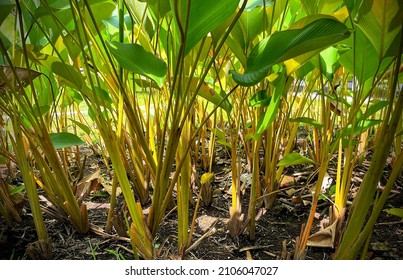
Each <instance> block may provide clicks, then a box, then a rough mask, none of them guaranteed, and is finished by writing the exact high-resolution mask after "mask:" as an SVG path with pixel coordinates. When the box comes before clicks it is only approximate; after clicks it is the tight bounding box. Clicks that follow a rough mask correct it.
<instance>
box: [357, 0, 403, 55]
mask: <svg viewBox="0 0 403 280" xmlns="http://www.w3.org/2000/svg"><path fill="white" fill-rule="evenodd" d="M359 3H360V4H359V8H358V12H357V13H356V14H355V17H354V21H355V23H356V25H357V26H358V27H359V28H360V29H361V30H362V31H363V32H364V33H365V35H366V36H367V37H368V39H369V40H370V41H371V43H372V44H373V45H374V47H375V49H376V52H377V53H378V56H380V57H381V58H383V57H385V56H395V55H396V54H397V52H398V50H399V37H400V34H401V29H402V18H403V4H402V1H401V0H382V1H379V0H367V1H360V2H359Z"/></svg>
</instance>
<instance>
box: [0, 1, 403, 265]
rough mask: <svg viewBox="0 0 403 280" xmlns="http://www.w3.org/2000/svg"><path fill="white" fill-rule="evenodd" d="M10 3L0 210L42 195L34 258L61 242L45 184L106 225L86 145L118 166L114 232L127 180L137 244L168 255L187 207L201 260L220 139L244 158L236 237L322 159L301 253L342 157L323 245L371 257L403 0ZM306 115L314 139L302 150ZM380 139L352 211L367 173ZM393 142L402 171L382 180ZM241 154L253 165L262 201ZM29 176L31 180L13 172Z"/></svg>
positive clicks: (392, 115) (397, 79)
mask: <svg viewBox="0 0 403 280" xmlns="http://www.w3.org/2000/svg"><path fill="white" fill-rule="evenodd" d="M0 11H1V12H0V24H1V26H0V37H1V41H0V48H1V57H0V59H1V64H2V66H1V69H2V71H0V94H1V97H0V112H1V115H2V120H1V142H0V155H1V160H2V163H3V164H4V165H5V166H6V167H7V170H8V172H7V176H5V175H2V178H1V181H0V182H1V184H0V214H1V215H2V216H3V217H4V218H5V220H6V222H7V223H8V224H10V225H12V224H14V223H18V222H20V221H21V207H23V206H22V205H23V204H22V203H21V196H24V195H25V194H26V195H27V197H28V201H29V205H30V209H31V211H32V216H33V219H34V222H35V227H36V231H37V234H38V242H37V243H35V246H34V247H33V248H31V255H32V256H40V257H45V258H50V257H51V248H52V247H51V241H50V240H49V238H48V234H47V230H46V227H45V223H44V221H43V216H42V209H41V205H40V202H39V196H38V189H40V192H43V193H45V196H46V198H47V200H48V201H49V202H50V203H51V204H52V205H53V207H54V208H55V209H57V210H58V211H59V212H60V213H63V214H60V215H64V216H65V218H66V219H67V220H68V221H69V222H71V224H72V225H73V226H74V227H75V228H76V230H77V231H78V232H80V233H82V234H85V233H87V232H88V231H89V229H90V220H89V218H88V211H87V207H86V202H85V199H84V197H83V193H85V191H86V190H83V189H82V187H80V186H82V185H80V184H79V183H80V181H82V179H83V177H84V173H85V171H86V170H85V168H84V167H85V160H86V157H85V156H83V155H82V151H81V149H80V147H82V146H83V145H87V146H89V147H91V149H92V150H93V152H94V153H97V154H99V155H101V156H102V157H103V158H104V160H105V163H106V164H107V169H108V172H109V174H110V175H111V176H112V178H113V179H112V181H113V184H112V190H111V196H110V210H109V213H108V221H107V223H106V225H105V230H106V231H110V230H111V228H112V226H113V225H115V229H116V227H117V225H116V219H117V218H116V213H115V212H114V209H115V205H116V203H117V201H116V199H117V196H116V192H117V188H118V187H119V188H120V189H121V191H122V193H123V197H124V202H125V204H126V206H127V213H125V216H124V219H123V222H124V229H123V231H120V232H119V231H118V230H117V231H118V232H119V233H120V234H121V235H127V236H129V237H130V240H131V243H132V248H133V251H134V257H135V258H143V259H154V258H156V257H157V256H156V248H155V245H154V239H155V236H156V234H157V232H158V230H159V227H160V225H161V222H162V221H163V219H164V217H165V215H166V213H167V211H168V210H172V209H174V210H175V211H177V216H178V231H177V233H178V252H179V255H180V256H181V257H183V258H185V257H186V255H187V253H188V252H189V249H191V248H192V237H193V233H194V226H195V219H196V217H197V214H198V209H199V208H200V207H203V206H202V205H205V206H208V205H209V204H211V203H212V197H213V191H214V190H213V188H212V182H213V180H214V168H213V167H214V159H215V156H216V150H217V147H218V146H220V147H224V148H225V149H226V150H227V151H228V154H229V156H230V158H231V185H232V187H231V192H232V193H231V199H232V204H231V207H230V209H229V210H228V217H229V221H228V229H229V232H230V234H231V236H238V235H240V234H242V233H243V232H245V230H247V232H248V234H249V237H250V239H251V240H254V239H255V238H256V236H255V220H256V209H257V208H259V207H262V206H263V207H266V208H267V209H268V210H269V211H270V209H272V208H273V206H274V205H275V203H276V197H277V194H278V193H279V191H281V189H280V182H281V180H282V178H283V176H284V173H285V172H284V171H285V168H286V167H289V166H295V165H310V166H313V167H314V169H315V171H314V173H313V174H312V176H311V177H312V180H314V185H313V187H312V188H311V194H312V200H311V210H310V213H309V218H308V219H307V221H306V223H304V224H302V225H301V234H300V236H298V237H297V236H296V237H295V238H296V246H295V248H294V251H293V257H294V258H295V259H303V258H304V257H305V254H306V250H307V246H308V245H309V244H311V245H312V238H311V237H312V226H313V222H314V215H315V212H316V209H317V205H318V201H319V199H320V195H321V194H322V193H323V192H324V187H323V186H324V180H325V179H326V178H325V177H326V174H327V172H328V168H329V164H330V162H331V161H332V160H333V158H337V164H336V165H337V174H336V180H335V186H334V197H332V198H331V200H332V204H331V205H332V206H331V207H330V209H329V213H330V221H329V225H328V227H326V228H325V229H324V231H322V232H318V233H316V236H318V235H321V236H327V237H326V238H322V239H321V240H322V241H321V242H324V243H325V245H324V244H323V243H322V244H321V246H328V247H333V248H336V253H335V258H336V259H355V258H357V257H359V256H365V252H366V249H367V246H368V241H369V239H370V237H371V232H372V229H373V226H374V224H375V222H376V220H377V218H378V216H379V214H380V213H381V211H382V210H383V209H384V205H385V202H386V200H387V198H388V196H389V194H390V192H391V190H392V188H393V185H394V182H395V181H396V179H397V178H398V177H399V176H401V170H402V165H403V160H402V158H403V155H402V132H403V131H402V108H403V94H402V89H401V86H400V85H399V84H401V83H402V75H401V56H402V46H403V45H402V40H403V36H402V19H403V7H402V5H401V3H400V2H399V1H398V0H385V1H354V0H345V1H342V0H335V1H321V0H315V1H304V0H301V1H297V0H280V1H268V0H267V1H266V0H263V1H262V0H249V1H247V0H242V1H235V0H234V1H232V0H231V1H213V0H203V1H201V0H170V1H159V0H148V1H147V0H144V1H135V0H118V1H117V2H116V1H115V2H114V1H112V0H98V1H95V0H63V1H56V0H35V1H34V0H32V1H19V0H17V1H12V0H7V1H2V3H1V8H0ZM301 127H305V128H306V129H307V131H308V132H309V137H308V138H307V139H306V141H307V142H306V148H305V149H303V150H301V151H297V150H296V146H295V141H294V140H295V139H296V137H297V134H298V131H299V129H301ZM369 151H373V154H372V159H371V164H370V166H369V168H368V170H367V172H366V173H365V176H364V178H363V181H362V183H361V186H360V189H359V191H358V194H357V195H356V197H355V198H354V202H353V205H352V206H351V207H347V202H348V198H349V194H350V186H351V178H352V174H353V170H354V168H355V167H356V166H357V165H358V164H359V163H360V162H362V161H363V160H364V159H365V158H366V156H367V154H368V152H369ZM389 156H392V163H391V166H392V168H393V169H392V172H391V175H390V177H389V178H388V180H387V183H386V185H385V186H384V188H383V189H382V190H380V189H379V188H378V184H379V182H380V180H381V176H382V172H383V170H384V167H385V164H386V161H387V158H388V157H389ZM243 160H245V161H246V163H247V164H246V167H245V166H242V161H243ZM109 162H110V164H109ZM15 166H16V167H15ZM243 168H246V169H247V171H248V172H249V173H251V174H252V185H251V187H250V191H249V192H248V194H249V197H248V198H247V199H248V200H249V205H248V209H242V206H241V196H242V193H241V173H242V169H243ZM196 170H202V172H201V173H200V172H197V171H196ZM16 177H21V178H22V180H23V182H24V183H23V188H21V187H19V188H17V187H15V186H13V185H12V184H11V183H10V182H11V179H12V178H16ZM195 182H196V183H195ZM201 201H202V202H203V203H202V204H201V203H200V202H201ZM146 205H147V206H150V210H149V212H148V214H147V215H145V214H144V211H143V208H144V207H145V206H146ZM172 205H175V206H174V208H172ZM191 208H193V209H194V211H193V213H194V214H193V215H191V212H190V211H189V210H190V209H191ZM347 210H348V211H347ZM347 212H348V215H347V214H346V213H347ZM390 212H392V213H395V214H397V215H401V209H393V210H390ZM345 222H346V223H345ZM114 223H115V224H114ZM329 232H330V233H331V234H330V235H329V234H328V233H329Z"/></svg>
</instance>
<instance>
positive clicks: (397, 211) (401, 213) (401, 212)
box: [385, 208, 403, 218]
mask: <svg viewBox="0 0 403 280" xmlns="http://www.w3.org/2000/svg"><path fill="white" fill-rule="evenodd" d="M385 212H386V213H388V214H391V215H394V216H398V217H400V218H403V208H390V209H385Z"/></svg>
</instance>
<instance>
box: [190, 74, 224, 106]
mask: <svg viewBox="0 0 403 280" xmlns="http://www.w3.org/2000/svg"><path fill="white" fill-rule="evenodd" d="M199 81H200V79H199V78H193V79H192V82H191V84H190V89H191V90H192V91H194V90H196V87H197V84H198V83H199ZM197 94H198V95H199V96H201V97H203V98H204V99H206V100H208V101H210V102H211V103H213V104H214V105H216V106H218V105H219V104H220V106H219V107H220V108H222V109H224V110H225V111H227V112H228V113H230V112H231V110H232V105H231V103H230V102H229V101H228V99H227V100H225V101H223V99H224V96H225V93H224V92H221V94H218V93H217V92H216V91H215V90H214V89H213V88H212V87H210V85H209V84H208V83H206V82H204V81H203V82H202V85H201V87H200V89H199V91H198V93H197Z"/></svg>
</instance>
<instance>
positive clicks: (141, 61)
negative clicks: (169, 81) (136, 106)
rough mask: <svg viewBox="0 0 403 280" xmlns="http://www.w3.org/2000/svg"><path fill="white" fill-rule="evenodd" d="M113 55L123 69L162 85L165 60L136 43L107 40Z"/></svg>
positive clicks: (164, 74)
mask: <svg viewBox="0 0 403 280" xmlns="http://www.w3.org/2000/svg"><path fill="white" fill-rule="evenodd" d="M108 47H109V50H110V51H111V53H112V55H113V57H114V58H115V59H116V60H117V62H118V63H119V64H120V66H122V67H123V68H124V69H126V70H129V71H132V72H134V73H137V74H140V75H144V76H146V77H148V78H150V79H152V80H154V81H155V82H156V83H157V84H158V86H159V87H162V85H163V83H164V80H165V76H166V74H167V70H168V69H167V66H166V64H165V62H164V61H163V60H161V59H159V58H157V57H156V56H155V55H153V54H152V53H149V52H147V51H145V50H144V48H143V47H142V46H140V45H138V44H126V43H119V42H108Z"/></svg>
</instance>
